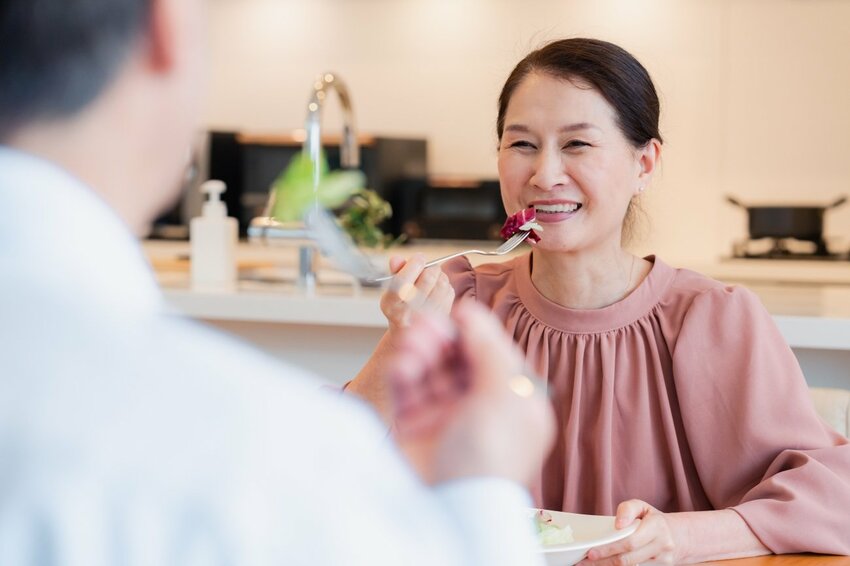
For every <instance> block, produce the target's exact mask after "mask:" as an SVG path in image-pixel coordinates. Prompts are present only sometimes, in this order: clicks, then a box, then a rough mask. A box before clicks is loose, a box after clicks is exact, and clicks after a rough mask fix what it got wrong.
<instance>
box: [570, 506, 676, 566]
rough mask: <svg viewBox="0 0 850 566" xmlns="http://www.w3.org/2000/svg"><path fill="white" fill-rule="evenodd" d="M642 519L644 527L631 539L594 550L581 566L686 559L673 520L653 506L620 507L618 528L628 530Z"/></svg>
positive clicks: (616, 524) (640, 527) (622, 564)
mask: <svg viewBox="0 0 850 566" xmlns="http://www.w3.org/2000/svg"><path fill="white" fill-rule="evenodd" d="M636 519H640V526H639V527H638V528H637V530H636V531H635V532H634V533H632V534H631V535H630V536H628V537H626V538H624V539H622V540H619V541H617V542H613V543H611V544H606V545H605V546H599V547H596V548H593V549H591V550H590V552H589V553H588V554H587V558H586V559H585V560H582V561H581V562H580V564H582V565H587V564H596V565H600V566H603V565H604V566H609V565H610V566H625V565H629V566H633V565H635V564H642V563H644V562H653V563H663V564H676V563H681V560H682V557H683V556H684V552H683V549H682V548H681V541H678V540H676V536H675V529H674V525H673V524H672V523H673V521H671V517H670V516H668V515H666V514H664V513H662V512H661V511H659V510H658V509H656V508H655V507H653V506H652V505H650V504H648V503H646V502H644V501H640V500H638V499H631V500H629V501H624V502H623V503H620V505H619V506H618V507H617V518H616V519H615V522H614V525H615V526H616V527H617V528H618V529H623V528H625V527H628V526H629V525H631V524H632V523H634V522H635V520H636Z"/></svg>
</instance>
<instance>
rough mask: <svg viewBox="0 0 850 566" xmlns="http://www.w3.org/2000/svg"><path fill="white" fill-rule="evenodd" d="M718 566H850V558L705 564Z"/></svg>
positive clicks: (810, 557) (795, 556)
mask: <svg viewBox="0 0 850 566" xmlns="http://www.w3.org/2000/svg"><path fill="white" fill-rule="evenodd" d="M704 564H716V565H717V566H850V556H825V555H821V554H785V555H780V556H757V557H755V558H739V559H737V560H720V561H716V562H704Z"/></svg>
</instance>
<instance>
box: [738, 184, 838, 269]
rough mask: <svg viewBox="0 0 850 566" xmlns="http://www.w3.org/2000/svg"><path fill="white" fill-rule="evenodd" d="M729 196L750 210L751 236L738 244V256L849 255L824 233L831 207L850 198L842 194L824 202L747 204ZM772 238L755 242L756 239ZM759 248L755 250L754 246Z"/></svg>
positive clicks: (741, 206)
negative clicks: (830, 245)
mask: <svg viewBox="0 0 850 566" xmlns="http://www.w3.org/2000/svg"><path fill="white" fill-rule="evenodd" d="M726 200H727V201H728V202H730V203H732V204H734V205H735V206H738V207H740V208H743V209H744V210H746V211H747V226H748V239H747V240H746V241H744V242H740V243H738V244H736V245H735V246H734V249H733V255H734V257H755V258H768V259H801V258H807V257H808V258H812V259H846V256H845V255H839V254H835V253H833V252H831V251H830V250H829V248H828V246H827V244H826V241H825V240H824V237H823V218H824V214H825V213H826V211H827V210H830V209H832V208H836V207H838V206H841V205H842V204H844V203H845V202H846V201H847V196H846V195H845V196H842V197H840V198H838V199H836V200H835V201H834V202H832V203H830V204H827V205H824V206H817V205H810V206H797V205H759V206H750V205H744V204H742V203H741V201H739V200H738V199H736V198H735V197H732V196H727V197H726ZM759 240H764V241H767V242H768V247H764V244H762V245H760V246H753V245H752V244H753V243H754V242H756V241H759ZM754 247H756V248H758V251H753V248H754Z"/></svg>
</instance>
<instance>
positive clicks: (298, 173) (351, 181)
mask: <svg viewBox="0 0 850 566" xmlns="http://www.w3.org/2000/svg"><path fill="white" fill-rule="evenodd" d="M319 168H320V169H319V173H320V175H319V186H318V188H317V189H316V190H315V191H314V190H313V163H312V161H311V160H310V157H309V156H308V155H307V154H305V153H304V152H299V153H298V154H297V155H296V156H295V157H293V158H292V161H290V163H289V165H288V166H287V167H286V169H284V170H283V171H282V172H281V174H280V175H278V176H277V178H276V179H275V180H274V182H273V183H272V189H271V191H272V196H273V198H274V203H273V205H272V210H271V215H272V216H273V217H274V218H276V219H277V220H280V221H281V222H292V221H298V220H301V218H302V217H303V215H304V212H305V211H306V210H307V208H308V207H309V206H310V205H311V204H312V203H313V202H314V199H318V202H319V204H320V205H321V206H323V207H325V208H328V209H331V210H335V211H337V216H338V219H339V222H340V225H341V226H342V227H343V228H344V229H345V231H346V232H347V233H348V234H349V236H351V238H352V239H353V240H354V242H355V243H356V244H357V245H360V246H365V247H370V248H374V247H388V246H391V245H393V244H395V243H398V242H400V241H401V239H396V240H394V239H393V237H392V236H391V235H389V234H384V232H383V231H382V230H381V229H380V228H379V224H380V223H381V222H383V221H384V220H386V219H387V218H389V217H390V216H392V207H391V206H390V203H388V202H387V201H385V200H384V199H382V198H381V197H380V196H379V195H378V194H377V193H376V192H375V191H372V190H370V189H366V188H364V185H365V184H366V176H365V175H364V174H363V173H362V172H360V171H330V168H329V167H328V163H327V160H326V159H325V156H324V155H322V156H321V159H320V161H319Z"/></svg>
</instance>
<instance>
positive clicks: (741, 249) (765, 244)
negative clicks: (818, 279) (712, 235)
mask: <svg viewBox="0 0 850 566" xmlns="http://www.w3.org/2000/svg"><path fill="white" fill-rule="evenodd" d="M732 257H733V258H735V259H791V260H818V261H850V252H844V253H838V252H833V251H831V250H830V249H829V247H828V246H827V245H826V242H825V241H823V240H820V241H818V242H809V241H802V240H796V239H794V238H760V239H758V240H751V239H747V240H743V241H740V242H736V243H735V244H734V245H733V246H732Z"/></svg>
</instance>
